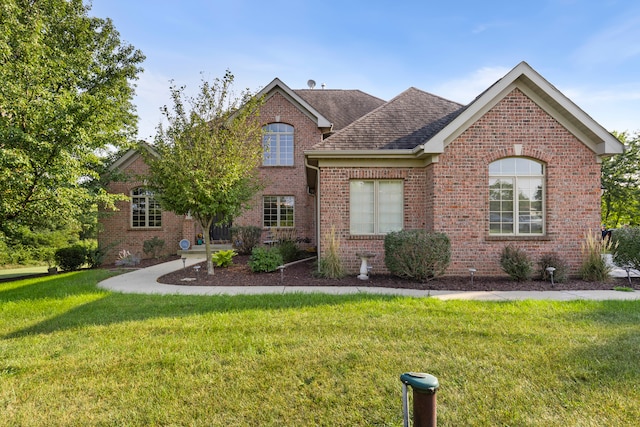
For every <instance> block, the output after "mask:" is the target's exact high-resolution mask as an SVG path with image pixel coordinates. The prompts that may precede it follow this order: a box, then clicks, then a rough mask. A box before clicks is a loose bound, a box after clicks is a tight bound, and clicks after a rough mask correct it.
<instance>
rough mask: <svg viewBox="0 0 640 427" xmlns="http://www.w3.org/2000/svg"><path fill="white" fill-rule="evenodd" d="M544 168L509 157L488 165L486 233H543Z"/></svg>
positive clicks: (532, 161) (522, 159) (524, 160)
mask: <svg viewBox="0 0 640 427" xmlns="http://www.w3.org/2000/svg"><path fill="white" fill-rule="evenodd" d="M544 229H545V224H544V165H543V164H542V163H539V162H536V161H534V160H530V159H527V158H523V157H509V158H506V159H501V160H497V161H495V162H493V163H491V164H490V165H489V234H492V235H512V236H530V235H542V234H544Z"/></svg>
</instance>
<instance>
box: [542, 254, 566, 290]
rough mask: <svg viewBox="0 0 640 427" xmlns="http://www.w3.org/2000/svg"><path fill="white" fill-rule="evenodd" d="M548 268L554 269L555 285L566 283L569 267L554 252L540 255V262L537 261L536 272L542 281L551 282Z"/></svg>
mask: <svg viewBox="0 0 640 427" xmlns="http://www.w3.org/2000/svg"><path fill="white" fill-rule="evenodd" d="M548 267H553V268H555V271H554V272H553V281H554V282H556V283H563V282H566V281H567V279H568V278H569V265H568V264H567V262H566V261H565V260H564V259H563V258H562V257H561V256H560V255H559V254H558V253H556V252H551V253H548V254H544V255H542V257H541V258H540V261H538V272H539V273H540V278H541V279H542V280H551V277H550V275H549V272H548V271H547V268H548Z"/></svg>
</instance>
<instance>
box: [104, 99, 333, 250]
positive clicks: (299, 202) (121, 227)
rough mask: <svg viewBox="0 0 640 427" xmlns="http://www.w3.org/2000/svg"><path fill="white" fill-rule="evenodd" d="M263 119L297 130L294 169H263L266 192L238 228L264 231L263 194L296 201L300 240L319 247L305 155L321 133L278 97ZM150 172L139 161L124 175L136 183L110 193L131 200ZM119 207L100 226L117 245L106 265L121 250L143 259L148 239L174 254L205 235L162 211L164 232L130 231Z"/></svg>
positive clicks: (115, 186) (124, 207)
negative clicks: (160, 241) (157, 240)
mask: <svg viewBox="0 0 640 427" xmlns="http://www.w3.org/2000/svg"><path fill="white" fill-rule="evenodd" d="M277 116H279V118H278V117H277ZM261 119H262V122H263V124H265V125H266V124H269V123H274V122H281V123H287V124H289V125H291V126H293V127H294V165H293V166H283V167H261V168H260V176H261V179H262V181H263V183H264V185H265V188H264V191H263V192H262V193H260V194H259V195H257V196H256V197H255V199H254V201H253V204H252V208H251V209H250V210H248V211H246V212H245V213H244V214H243V215H242V216H241V217H239V218H237V219H236V221H235V222H234V225H255V226H260V227H261V226H262V224H263V222H262V221H263V218H262V214H263V208H262V196H263V195H273V196H294V197H295V220H294V221H295V229H296V234H297V237H299V238H308V239H310V240H311V242H310V243H309V245H312V246H315V244H316V242H315V237H316V235H315V197H314V196H312V195H309V194H308V193H307V179H306V173H305V166H304V150H306V149H308V148H310V147H311V146H313V145H314V144H317V143H318V142H320V141H321V140H322V134H321V132H320V130H319V129H318V127H317V125H316V124H315V123H314V122H313V121H312V120H311V119H310V118H309V117H307V116H306V115H304V114H303V113H302V112H300V110H298V108H297V107H296V106H294V105H293V104H292V103H290V102H289V101H288V100H287V99H286V98H285V97H284V96H282V95H281V94H279V93H276V94H274V95H273V96H272V97H271V98H269V100H267V102H266V103H265V105H264V106H263V107H262V110H261ZM147 171H148V167H147V166H146V164H145V163H144V161H143V160H142V158H141V157H139V158H138V159H136V161H134V162H133V163H131V164H130V165H129V166H128V167H127V169H126V170H125V172H126V173H127V174H128V175H130V176H131V177H132V179H130V181H129V182H115V183H112V184H111V185H110V187H109V191H110V192H115V193H124V194H126V195H129V194H130V191H131V190H132V189H133V188H136V187H138V186H140V185H142V184H143V182H142V181H141V180H140V179H139V178H135V177H137V176H143V175H144V174H145V173H146V172H147ZM117 206H118V208H119V211H118V212H113V213H105V217H104V218H103V219H102V220H101V221H100V222H101V224H102V228H103V231H102V232H101V233H100V235H99V241H100V244H101V245H103V246H105V245H109V244H111V243H113V242H117V245H116V246H115V247H114V249H112V250H111V251H110V254H109V257H108V259H107V261H106V262H113V261H114V260H115V258H116V256H117V254H118V252H119V251H120V250H121V249H127V250H129V251H130V252H132V253H137V254H140V255H141V256H144V253H143V251H142V244H143V242H144V240H148V239H151V238H153V237H154V236H158V237H159V238H161V239H164V240H165V248H166V249H167V251H168V252H171V253H175V252H176V251H177V250H178V242H179V241H180V240H181V239H183V238H186V239H189V240H190V241H191V243H192V244H193V243H194V242H195V240H196V234H197V233H198V232H201V227H200V226H199V225H198V224H197V223H195V224H194V221H192V220H187V221H184V216H176V215H174V214H173V213H171V212H163V217H162V224H163V226H162V229H159V230H158V229H146V230H139V229H133V228H131V227H130V216H131V212H130V206H131V205H130V202H119V203H117ZM265 236H266V230H265Z"/></svg>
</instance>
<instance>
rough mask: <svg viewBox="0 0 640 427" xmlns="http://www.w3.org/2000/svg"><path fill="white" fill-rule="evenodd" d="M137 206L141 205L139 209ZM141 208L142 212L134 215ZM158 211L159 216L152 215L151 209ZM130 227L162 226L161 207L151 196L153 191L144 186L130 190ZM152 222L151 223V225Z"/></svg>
mask: <svg viewBox="0 0 640 427" xmlns="http://www.w3.org/2000/svg"><path fill="white" fill-rule="evenodd" d="M137 206H142V207H141V208H140V209H138V208H137ZM140 210H143V214H142V215H140V214H139V213H138V215H136V213H137V212H139V211H140ZM152 210H153V211H154V212H156V211H158V212H159V216H157V217H153V216H151V218H150V215H151V211H152ZM130 220H131V222H130V224H131V228H161V227H162V209H161V208H160V204H159V203H158V201H157V200H156V199H155V198H154V197H153V192H151V191H149V190H147V189H146V188H144V187H138V188H134V189H133V190H131V215H130ZM151 224H153V225H151Z"/></svg>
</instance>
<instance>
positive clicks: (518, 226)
mask: <svg viewBox="0 0 640 427" xmlns="http://www.w3.org/2000/svg"><path fill="white" fill-rule="evenodd" d="M260 94H261V95H265V96H266V98H267V100H266V103H265V105H264V107H263V110H262V113H261V117H262V119H263V120H264V124H265V132H266V133H265V135H266V136H265V140H266V141H269V144H271V147H270V148H271V149H270V150H269V155H267V157H265V160H264V166H262V167H261V170H260V172H261V174H262V176H263V178H264V180H265V182H266V183H267V186H266V188H265V191H264V192H263V194H260V195H259V196H258V197H257V198H256V200H255V203H254V208H253V209H251V210H250V211H248V212H246V213H245V214H244V215H243V216H242V217H240V218H238V219H237V220H236V221H235V224H237V225H260V226H262V227H264V229H265V231H266V230H269V229H272V228H293V229H295V234H296V235H297V237H300V238H308V239H309V240H310V242H311V244H312V245H316V246H317V247H318V250H319V253H320V254H322V253H323V250H324V249H323V248H324V239H325V237H326V236H327V234H328V233H329V232H330V231H331V230H332V229H333V230H334V231H335V233H336V235H337V236H338V239H339V243H340V253H341V255H342V260H343V262H344V264H345V267H347V269H348V271H350V272H356V271H358V269H359V265H360V260H359V258H358V257H357V256H356V254H357V253H359V252H364V251H366V252H372V253H375V254H376V257H375V258H374V260H373V268H374V272H378V273H380V272H385V271H386V270H385V267H384V249H383V243H384V235H385V234H386V233H387V232H389V231H393V230H399V229H415V228H418V229H425V230H429V231H438V232H444V233H446V234H447V235H448V236H449V238H450V240H451V246H452V257H451V264H450V266H449V268H448V270H447V274H450V275H461V274H465V275H466V274H468V269H469V268H475V269H477V272H478V274H482V275H497V274H502V272H501V270H500V267H499V264H498V258H499V253H500V251H501V250H502V248H503V247H504V246H505V245H507V244H512V245H515V246H517V247H520V248H523V249H525V250H526V251H527V252H528V253H529V255H530V256H531V257H532V259H539V257H540V256H541V255H542V254H545V253H549V252H556V253H558V254H560V255H561V256H562V257H563V258H564V259H565V260H566V261H567V262H568V263H569V265H570V267H571V269H572V272H573V273H575V272H576V271H577V268H578V266H579V265H580V261H581V255H580V246H581V243H582V241H583V239H584V233H585V232H586V231H588V230H594V231H595V230H598V229H599V223H600V159H601V157H602V156H607V155H612V154H616V153H620V152H622V150H623V147H622V144H621V143H620V142H619V141H618V140H617V139H616V138H615V137H614V136H613V135H612V134H610V133H609V132H607V131H606V130H605V129H604V128H602V126H600V125H599V124H598V123H596V122H595V121H594V120H593V119H592V118H591V117H589V116H588V115H587V114H586V113H585V112H584V111H582V110H581V109H580V108H579V107H577V106H576V105H575V104H574V103H573V102H571V101H570V100H569V99H568V98H566V97H565V96H564V95H563V94H562V93H561V92H559V91H558V90H557V89H556V88H555V87H554V86H552V85H551V84H550V83H549V82H547V81H546V80H545V79H544V78H543V77H542V76H540V75H539V74H538V73H537V72H536V71H535V70H533V69H532V68H531V67H530V66H529V65H528V64H526V63H524V62H523V63H520V64H518V65H517V66H516V67H515V68H514V69H512V70H511V71H510V72H509V73H507V74H506V75H505V76H504V77H503V78H502V79H500V80H498V81H497V82H496V83H495V84H494V85H492V86H491V87H489V88H488V89H487V90H485V91H484V92H483V93H481V94H480V95H479V96H478V97H477V98H476V99H475V100H474V101H472V102H471V103H470V104H468V105H461V104H458V103H455V102H452V101H448V100H446V99H443V98H441V97H438V96H435V95H432V94H429V93H426V92H423V91H420V90H418V89H415V88H410V89H408V90H406V91H405V92H403V93H401V94H400V95H398V96H397V97H395V98H394V99H392V100H390V101H388V102H384V101H382V100H379V99H378V98H375V97H372V96H370V95H367V94H365V93H363V92H360V91H333V90H291V89H290V88H288V87H287V86H286V85H285V84H284V83H282V82H281V81H279V80H278V79H275V80H274V81H273V82H271V83H270V84H269V85H268V86H267V87H265V88H264V89H263V90H262V91H261V93H260ZM125 157H127V156H125ZM116 167H118V168H120V169H121V170H123V171H127V170H131V171H134V170H135V171H136V172H143V171H144V164H143V163H141V160H140V158H139V156H137V155H136V154H134V153H132V154H129V156H128V159H127V160H126V161H122V162H120V164H117V165H116ZM140 184H141V183H140V182H137V183H136V182H131V183H128V184H127V186H125V187H126V188H125V187H122V186H120V187H118V185H121V183H114V186H113V188H111V189H110V191H119V192H124V193H125V194H132V195H133V193H131V191H134V190H135V189H136V188H138V187H137V186H140ZM132 203H133V202H131V203H129V204H127V203H123V204H121V206H120V209H121V210H120V212H119V213H118V214H116V215H113V216H112V217H111V218H110V219H109V220H108V221H110V222H107V221H103V226H104V232H103V233H102V234H108V235H110V238H111V241H114V240H115V238H118V239H122V241H126V242H128V243H129V244H130V245H133V244H134V241H133V240H127V239H130V235H132V234H135V233H138V236H137V237H135V238H134V240H138V241H141V240H140V239H144V238H146V237H145V236H147V235H151V234H153V231H157V232H158V233H156V234H157V235H158V236H159V237H161V238H163V236H164V238H165V239H166V240H167V241H168V242H171V243H170V244H171V245H174V247H176V246H177V241H178V240H180V239H181V238H183V237H186V238H188V239H189V240H191V241H193V236H194V233H195V232H196V229H195V228H194V226H193V223H192V222H191V223H189V221H190V220H189V219H185V218H184V217H177V216H175V215H172V214H170V213H168V212H163V213H162V226H161V227H156V229H155V230H149V229H145V227H142V228H140V230H136V228H139V227H134V226H132V222H131V221H132V219H131V218H133V217H132V215H133V213H132V211H131V209H130V205H131V204H132ZM128 206H129V207H128ZM165 218H166V219H165ZM123 223H124V224H126V225H125V226H122V224H123ZM117 224H120V225H117ZM149 232H150V234H147V233H149ZM173 233H176V235H175V236H174V234H173ZM170 236H171V237H170ZM101 243H102V242H101ZM140 244H141V243H140ZM130 247H133V246H130Z"/></svg>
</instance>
